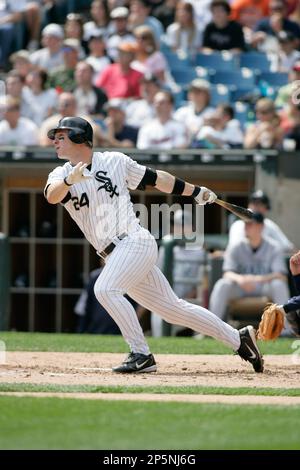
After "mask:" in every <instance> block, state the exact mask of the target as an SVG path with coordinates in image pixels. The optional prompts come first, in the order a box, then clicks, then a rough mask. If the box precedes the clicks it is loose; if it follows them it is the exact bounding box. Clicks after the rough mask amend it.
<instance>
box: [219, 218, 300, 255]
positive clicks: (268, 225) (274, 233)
mask: <svg viewBox="0 0 300 470" xmlns="http://www.w3.org/2000/svg"><path fill="white" fill-rule="evenodd" d="M262 235H263V237H264V238H270V239H271V240H273V242H275V243H276V244H277V245H278V247H279V248H280V249H281V250H282V251H285V252H287V251H291V250H293V248H294V245H293V243H292V242H290V240H289V239H288V238H287V237H286V235H285V234H284V233H283V231H282V230H281V228H280V227H279V226H278V225H277V224H276V223H275V222H273V220H271V219H268V218H265V219H264V229H263V232H262ZM244 238H245V223H244V222H243V221H242V220H236V221H235V222H233V224H232V225H231V227H230V230H229V240H228V246H229V245H230V246H231V245H234V244H236V243H239V242H240V241H241V240H242V239H244Z"/></svg>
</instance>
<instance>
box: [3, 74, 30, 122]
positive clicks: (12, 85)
mask: <svg viewBox="0 0 300 470" xmlns="http://www.w3.org/2000/svg"><path fill="white" fill-rule="evenodd" d="M5 85H6V93H7V95H9V96H12V97H13V98H16V99H17V100H18V101H19V102H20V113H21V116H22V117H27V118H29V119H31V118H32V112H33V111H32V109H31V103H30V102H28V101H27V99H26V96H25V94H24V86H25V80H24V79H23V77H22V76H21V75H20V74H18V72H17V71H16V70H11V71H10V72H9V73H8V74H7V75H6V79H5Z"/></svg>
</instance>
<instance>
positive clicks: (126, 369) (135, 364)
mask: <svg viewBox="0 0 300 470" xmlns="http://www.w3.org/2000/svg"><path fill="white" fill-rule="evenodd" d="M112 370H113V372H119V373H120V374H132V373H141V372H156V370H157V367H156V362H155V359H154V357H153V355H152V354H149V355H148V356H146V355H145V354H140V353H133V352H131V353H129V354H128V357H127V358H126V359H125V361H123V362H122V364H121V365H120V366H117V367H113V369H112Z"/></svg>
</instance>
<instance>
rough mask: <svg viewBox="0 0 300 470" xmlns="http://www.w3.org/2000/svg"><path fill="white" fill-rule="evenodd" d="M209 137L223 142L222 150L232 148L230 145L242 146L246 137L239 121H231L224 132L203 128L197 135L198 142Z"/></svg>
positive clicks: (209, 127)
mask: <svg viewBox="0 0 300 470" xmlns="http://www.w3.org/2000/svg"><path fill="white" fill-rule="evenodd" d="M208 136H211V137H214V138H216V139H218V140H221V141H222V142H223V146H222V148H230V145H229V144H232V145H242V144H243V140H244V136H243V132H242V130H241V125H240V123H239V121H238V120H237V119H231V120H230V121H228V123H227V125H226V126H225V128H224V129H222V130H216V129H214V128H213V127H211V126H203V127H202V129H201V130H200V132H199V133H198V134H197V137H196V138H197V140H205V139H207V137H208Z"/></svg>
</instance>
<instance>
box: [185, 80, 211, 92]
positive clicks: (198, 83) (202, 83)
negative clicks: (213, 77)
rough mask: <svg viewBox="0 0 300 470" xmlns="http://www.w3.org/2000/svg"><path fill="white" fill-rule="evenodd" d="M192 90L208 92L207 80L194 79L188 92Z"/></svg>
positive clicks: (208, 84)
mask: <svg viewBox="0 0 300 470" xmlns="http://www.w3.org/2000/svg"><path fill="white" fill-rule="evenodd" d="M194 89H196V90H204V91H210V83H209V82H208V81H207V80H204V79H203V78H195V79H194V80H192V81H191V83H190V86H189V90H190V91H191V90H194Z"/></svg>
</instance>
